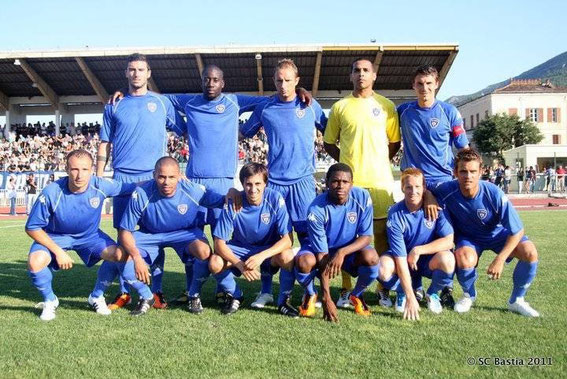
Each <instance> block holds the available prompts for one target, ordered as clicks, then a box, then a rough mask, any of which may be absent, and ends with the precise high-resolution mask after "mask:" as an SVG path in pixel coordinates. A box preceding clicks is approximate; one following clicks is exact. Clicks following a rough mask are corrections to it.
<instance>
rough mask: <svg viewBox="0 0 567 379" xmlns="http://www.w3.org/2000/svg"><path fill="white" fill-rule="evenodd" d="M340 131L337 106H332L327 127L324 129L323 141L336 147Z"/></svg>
mask: <svg viewBox="0 0 567 379" xmlns="http://www.w3.org/2000/svg"><path fill="white" fill-rule="evenodd" d="M340 131H341V120H340V115H339V106H338V105H337V104H334V105H333V106H332V107H331V112H330V113H329V120H328V121H327V127H326V128H325V134H324V135H323V141H324V142H325V143H328V144H330V145H336V143H337V141H338V139H339V134H340Z"/></svg>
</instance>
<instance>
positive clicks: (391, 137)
mask: <svg viewBox="0 0 567 379" xmlns="http://www.w3.org/2000/svg"><path fill="white" fill-rule="evenodd" d="M386 135H387V136H388V142H389V143H395V142H400V141H401V139H402V133H401V131H400V120H399V118H398V112H397V111H396V107H395V106H394V105H393V104H392V107H391V108H390V109H388V118H387V119H386Z"/></svg>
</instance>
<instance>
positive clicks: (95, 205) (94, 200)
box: [89, 197, 100, 208]
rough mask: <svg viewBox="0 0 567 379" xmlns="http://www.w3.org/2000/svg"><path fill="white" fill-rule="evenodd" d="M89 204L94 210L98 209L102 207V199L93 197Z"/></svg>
mask: <svg viewBox="0 0 567 379" xmlns="http://www.w3.org/2000/svg"><path fill="white" fill-rule="evenodd" d="M89 204H90V205H91V207H93V208H98V206H99V205H100V199H99V198H98V197H91V198H90V199H89Z"/></svg>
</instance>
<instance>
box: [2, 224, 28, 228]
mask: <svg viewBox="0 0 567 379" xmlns="http://www.w3.org/2000/svg"><path fill="white" fill-rule="evenodd" d="M24 225H25V224H16V225H7V226H0V229H8V228H16V227H18V226H24Z"/></svg>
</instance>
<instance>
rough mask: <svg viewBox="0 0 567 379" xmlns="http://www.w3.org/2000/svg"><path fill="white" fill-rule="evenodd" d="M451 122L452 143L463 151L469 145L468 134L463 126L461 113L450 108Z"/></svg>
mask: <svg viewBox="0 0 567 379" xmlns="http://www.w3.org/2000/svg"><path fill="white" fill-rule="evenodd" d="M449 122H450V123H451V137H450V140H451V143H452V144H453V145H454V146H455V148H457V149H462V148H464V147H466V146H467V145H468V144H469V140H468V138H467V133H466V132H465V128H464V126H463V118H462V117H461V113H460V112H459V111H458V110H457V108H455V107H451V108H450V112H449Z"/></svg>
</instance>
